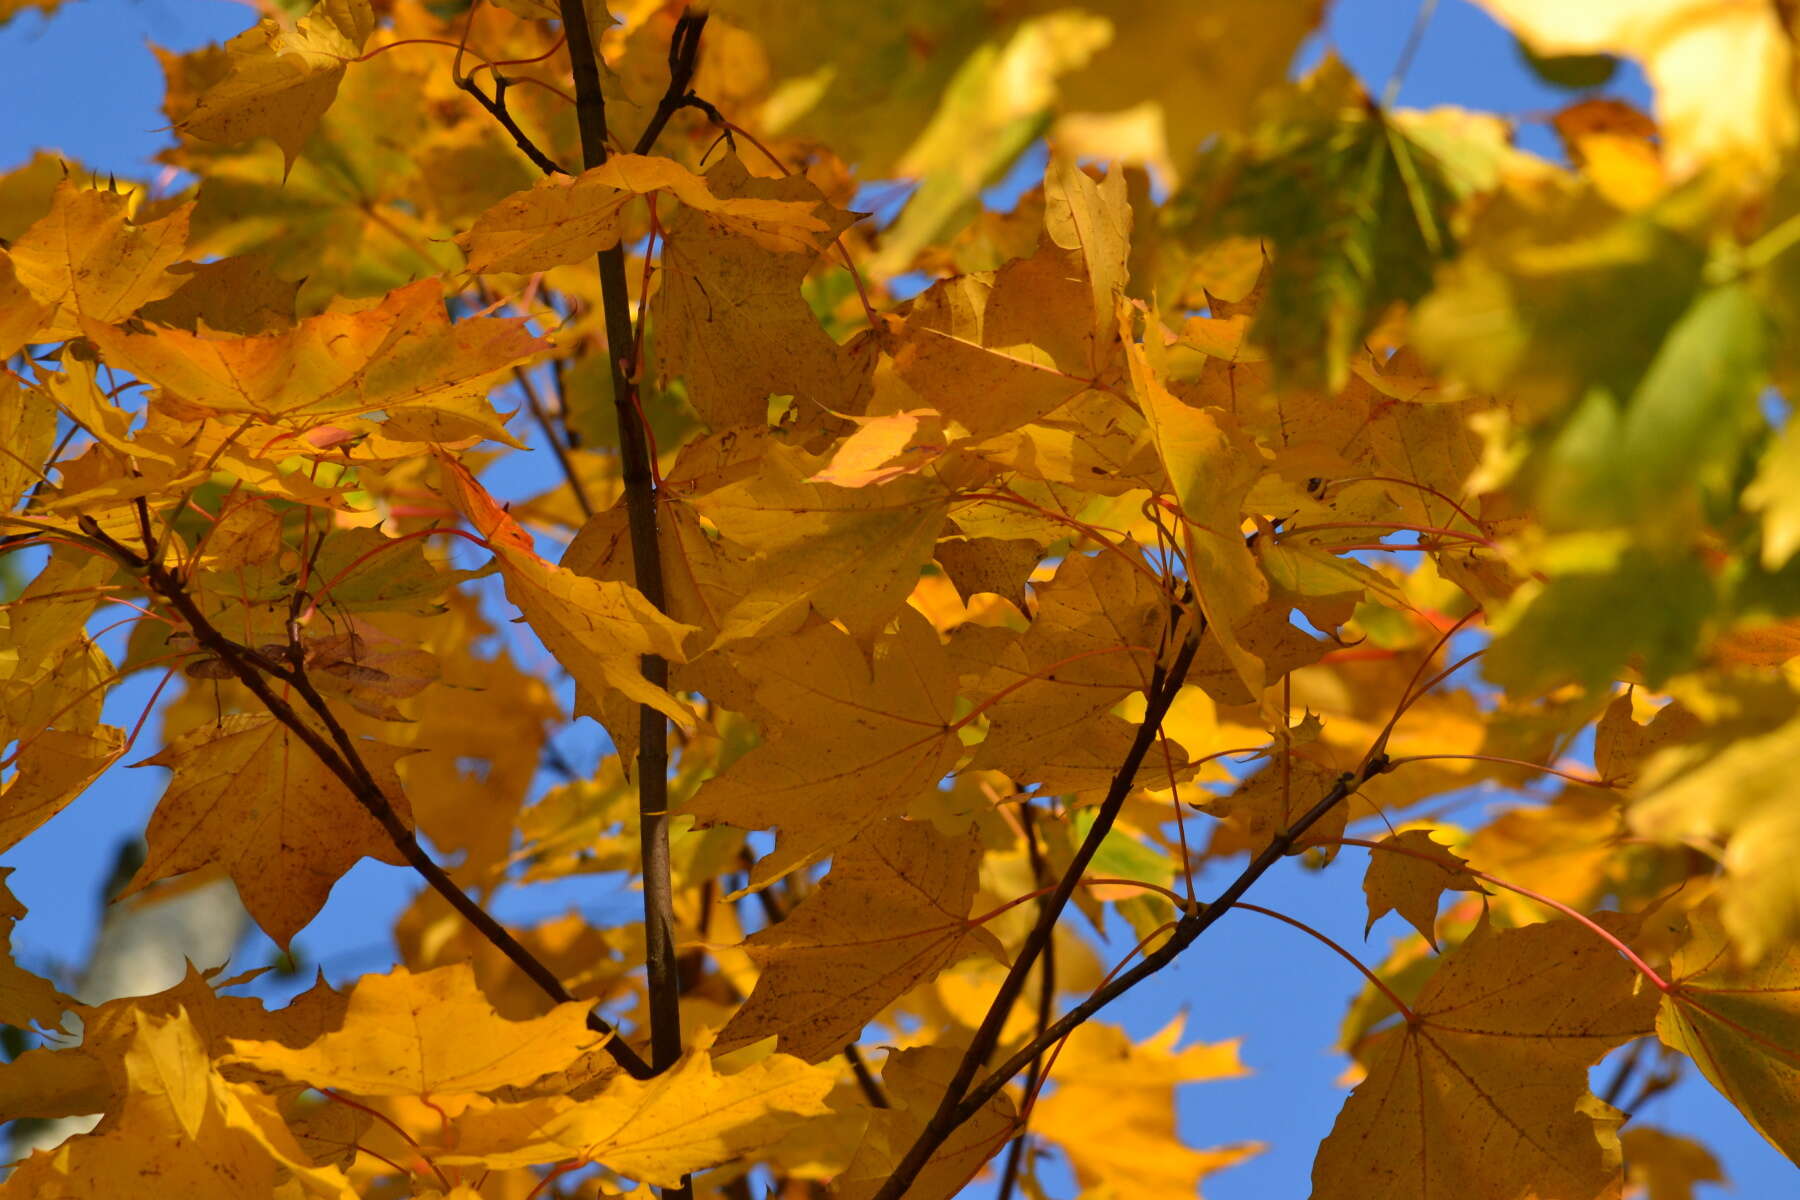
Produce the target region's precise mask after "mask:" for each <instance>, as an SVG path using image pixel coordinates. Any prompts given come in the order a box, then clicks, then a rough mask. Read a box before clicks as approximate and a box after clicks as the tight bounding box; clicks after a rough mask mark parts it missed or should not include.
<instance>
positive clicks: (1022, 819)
mask: <svg viewBox="0 0 1800 1200" xmlns="http://www.w3.org/2000/svg"><path fill="white" fill-rule="evenodd" d="M1019 831H1020V832H1021V833H1023V834H1024V835H1025V854H1026V857H1028V858H1029V859H1030V860H1031V879H1032V882H1033V883H1035V884H1037V885H1038V886H1040V887H1041V886H1043V884H1044V876H1045V874H1046V872H1045V870H1044V855H1043V852H1042V851H1040V850H1039V849H1038V844H1037V821H1036V818H1035V817H1033V815H1032V809H1031V801H1029V800H1027V801H1026V802H1025V803H1023V804H1021V805H1019ZM1048 899H1049V898H1048V897H1045V899H1044V900H1043V901H1040V903H1039V915H1040V917H1041V916H1042V906H1043V904H1044V903H1047V902H1048ZM1039 957H1040V960H1041V961H1040V962H1039V963H1038V1010H1037V1033H1038V1036H1039V1037H1042V1036H1043V1033H1044V1030H1046V1029H1048V1028H1050V1019H1051V1017H1052V1015H1053V1014H1054V1013H1055V1011H1056V939H1055V938H1054V937H1052V938H1051V939H1050V940H1049V941H1047V942H1045V943H1044V952H1043V954H1042V955H1040V956H1039ZM1043 1076H1044V1059H1043V1056H1042V1055H1039V1056H1038V1057H1036V1058H1034V1059H1032V1060H1031V1066H1030V1067H1029V1068H1027V1069H1026V1072H1025V1094H1026V1095H1027V1096H1035V1095H1037V1090H1038V1084H1039V1083H1040V1082H1041V1081H1042V1079H1043ZM1030 1120H1031V1110H1030V1109H1029V1108H1027V1109H1026V1110H1025V1111H1023V1112H1021V1113H1020V1114H1019V1132H1018V1133H1016V1134H1014V1135H1013V1140H1012V1145H1011V1146H1009V1147H1008V1148H1007V1151H1006V1168H1005V1170H1003V1171H1002V1172H1001V1174H1000V1190H999V1192H998V1193H996V1195H997V1196H998V1200H1011V1196H1012V1194H1013V1189H1014V1188H1015V1187H1016V1186H1017V1185H1018V1181H1019V1167H1020V1166H1021V1165H1022V1164H1023V1162H1024V1159H1025V1143H1026V1142H1027V1140H1029V1139H1030V1137H1031V1129H1030V1126H1029V1124H1028V1122H1029V1121H1030Z"/></svg>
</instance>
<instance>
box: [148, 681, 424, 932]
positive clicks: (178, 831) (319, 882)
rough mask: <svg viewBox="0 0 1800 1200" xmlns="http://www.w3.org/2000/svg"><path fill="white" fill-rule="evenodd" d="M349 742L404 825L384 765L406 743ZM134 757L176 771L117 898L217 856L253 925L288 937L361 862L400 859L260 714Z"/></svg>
mask: <svg viewBox="0 0 1800 1200" xmlns="http://www.w3.org/2000/svg"><path fill="white" fill-rule="evenodd" d="M322 736H323V735H322ZM358 750H359V751H360V753H361V754H362V757H363V760H364V761H365V762H366V763H367V764H368V766H369V769H370V771H371V772H372V773H373V774H374V777H375V780H376V782H377V783H379V784H381V787H382V791H383V793H384V794H385V795H386V796H387V798H388V802H389V803H390V804H391V805H392V806H393V808H394V811H395V812H396V813H397V814H398V815H399V817H400V819H401V821H403V822H406V823H408V824H410V823H411V817H410V814H409V812H408V810H407V806H406V796H405V793H404V792H402V790H401V788H400V780H399V778H398V777H397V776H396V775H395V773H394V764H395V763H396V762H398V761H399V760H400V758H401V757H402V756H403V755H405V754H407V753H408V751H406V750H403V749H399V748H397V747H394V746H386V745H383V744H382V743H380V742H374V741H368V740H364V741H362V742H360V743H359V745H358ZM138 765H140V766H158V767H169V768H171V769H172V770H173V771H174V772H175V774H174V777H173V778H172V779H171V780H170V781H169V786H168V789H167V790H166V791H165V792H164V793H163V797H162V799H161V800H160V801H159V802H158V803H157V806H156V812H155V814H153V815H152V816H151V818H150V825H149V828H148V829H147V830H146V831H145V838H146V840H147V841H148V843H149V848H148V851H147V852H146V855H145V858H144V865H143V866H142V867H140V868H139V869H138V872H137V874H136V875H134V876H133V877H132V880H131V883H130V884H129V885H128V886H127V887H126V889H125V891H124V892H123V893H122V895H123V896H129V895H131V894H132V893H134V892H137V891H139V890H141V889H143V888H145V887H147V886H149V885H150V884H152V883H155V882H156V881H157V880H159V879H167V878H168V877H170V876H171V875H180V874H183V873H185V872H187V871H197V870H200V869H202V868H204V867H211V866H222V867H223V868H224V869H225V870H226V872H227V873H229V874H230V875H231V878H232V881H233V882H234V883H236V884H237V889H238V895H239V896H240V897H242V898H243V901H244V907H245V908H247V909H249V910H250V915H251V916H252V917H253V918H255V920H256V923H257V924H258V925H260V926H261V927H262V929H263V932H265V933H267V934H268V935H269V936H270V937H271V938H273V939H275V941H276V942H277V943H278V944H280V945H282V946H286V945H287V944H288V942H289V941H290V940H291V939H292V938H293V936H294V935H295V934H296V933H298V932H299V931H300V930H301V928H302V927H304V926H305V925H306V923H307V922H308V921H310V920H312V918H313V916H314V915H315V914H317V913H318V911H319V909H320V908H322V907H324V905H325V899H326V897H327V896H328V895H330V893H331V887H332V885H333V884H334V883H336V882H337V881H338V879H339V878H340V877H341V876H342V875H343V874H344V872H345V871H348V870H349V869H350V868H351V867H352V866H354V865H355V864H356V863H357V862H358V861H359V860H361V859H362V858H364V857H369V858H376V859H380V860H381V861H383V862H390V863H395V864H404V863H405V862H406V859H405V858H404V857H403V856H402V854H401V852H400V851H399V849H398V848H396V847H395V845H394V843H393V840H392V839H391V838H390V837H389V836H388V834H387V832H386V831H385V830H384V829H383V828H382V826H381V825H380V824H379V823H378V822H377V821H376V819H375V818H374V817H373V816H372V815H370V813H369V812H368V810H367V809H365V808H364V807H363V806H362V805H361V804H360V803H358V802H357V800H356V798H355V797H354V796H353V795H352V794H351V792H350V790H349V789H348V788H347V787H345V786H344V783H343V781H342V780H340V779H339V778H338V777H337V776H336V775H334V774H332V772H331V771H330V770H329V769H328V768H327V767H326V766H325V764H324V763H323V762H322V761H321V760H320V759H319V757H318V756H317V755H316V754H314V753H313V751H312V748H311V747H310V746H308V745H306V744H305V743H304V742H302V741H301V740H300V738H299V737H298V736H296V735H295V734H294V732H293V731H292V730H291V729H289V728H288V727H287V726H286V725H284V724H282V723H281V722H280V721H278V720H277V719H276V718H275V717H274V716H273V715H271V714H269V713H232V714H231V715H229V716H226V717H224V718H221V719H220V720H219V721H218V723H217V724H214V725H207V726H202V727H201V728H199V729H196V730H193V731H191V732H189V733H186V734H183V735H182V736H180V737H178V738H175V739H173V740H172V741H171V742H170V743H169V745H168V746H167V747H166V748H165V749H163V750H162V751H160V752H159V753H157V754H155V755H153V756H151V757H150V758H147V759H145V760H144V762H143V763H141V764H138Z"/></svg>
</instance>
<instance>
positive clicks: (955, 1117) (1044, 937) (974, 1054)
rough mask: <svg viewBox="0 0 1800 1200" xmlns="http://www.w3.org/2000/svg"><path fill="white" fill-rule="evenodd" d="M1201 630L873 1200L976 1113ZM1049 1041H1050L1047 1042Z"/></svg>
mask: <svg viewBox="0 0 1800 1200" xmlns="http://www.w3.org/2000/svg"><path fill="white" fill-rule="evenodd" d="M1202 632H1203V631H1202V630H1201V629H1199V628H1196V629H1194V630H1193V632H1192V633H1191V634H1190V635H1189V636H1188V638H1187V639H1186V640H1185V641H1184V642H1183V643H1182V645H1181V648H1180V649H1179V650H1178V651H1176V654H1175V659H1174V661H1173V662H1171V663H1170V664H1169V665H1168V666H1167V667H1166V668H1165V667H1163V666H1162V665H1160V664H1159V665H1158V666H1157V668H1156V670H1155V672H1154V673H1153V674H1152V676H1151V679H1150V683H1149V686H1148V687H1147V688H1146V692H1147V695H1148V701H1147V703H1146V704H1145V706H1144V718H1143V723H1142V724H1140V725H1139V726H1138V731H1137V736H1136V737H1134V738H1133V739H1132V743H1131V748H1130V749H1129V750H1128V751H1126V754H1125V758H1124V761H1123V762H1121V763H1120V764H1119V769H1118V770H1117V771H1116V772H1115V773H1114V774H1113V778H1112V783H1111V785H1110V786H1109V787H1108V788H1107V792H1106V798H1105V799H1104V800H1102V801H1101V802H1100V806H1099V808H1098V809H1097V810H1096V811H1095V816H1094V823H1093V826H1092V827H1091V828H1090V829H1089V830H1088V834H1087V837H1086V838H1085V839H1083V841H1082V843H1081V847H1080V848H1079V849H1078V850H1076V852H1075V855H1074V857H1073V859H1072V860H1071V861H1070V863H1069V865H1068V867H1067V868H1066V869H1065V870H1064V871H1063V875H1062V878H1061V879H1060V880H1058V881H1057V885H1056V890H1055V891H1053V892H1052V893H1051V894H1050V895H1049V896H1048V897H1046V898H1045V900H1044V902H1043V903H1042V904H1041V905H1040V907H1039V909H1038V920H1037V924H1035V925H1034V926H1032V929H1031V932H1030V933H1029V934H1027V935H1026V938H1025V941H1024V943H1023V944H1022V945H1021V946H1020V947H1019V952H1018V954H1017V955H1016V956H1015V957H1014V959H1013V964H1012V967H1011V968H1010V969H1009V970H1008V971H1007V973H1006V978H1005V979H1003V980H1001V982H1000V989H999V991H998V992H997V993H996V994H995V996H994V1001H993V1003H992V1004H991V1005H989V1006H988V1011H987V1015H986V1016H985V1017H984V1018H983V1019H982V1022H981V1026H980V1028H978V1029H977V1030H976V1031H975V1034H974V1036H973V1037H972V1038H970V1040H969V1046H968V1049H967V1050H965V1051H964V1052H963V1057H962V1061H961V1062H960V1063H958V1064H957V1067H956V1072H955V1074H954V1075H952V1076H951V1078H950V1082H949V1084H948V1085H947V1086H946V1087H945V1089H944V1093H943V1096H942V1097H941V1098H940V1100H939V1102H938V1107H937V1111H936V1112H934V1113H933V1114H932V1115H931V1119H930V1120H928V1121H927V1122H926V1123H925V1128H924V1130H923V1131H922V1132H921V1133H920V1134H919V1136H918V1139H917V1140H916V1141H914V1143H913V1145H912V1148H911V1149H910V1150H908V1151H907V1153H906V1157H904V1158H903V1159H901V1161H900V1164H899V1165H898V1166H897V1167H896V1168H895V1170H894V1174H893V1175H892V1176H890V1177H889V1179H888V1181H887V1182H886V1183H885V1184H883V1185H882V1188H881V1190H880V1191H879V1192H877V1193H876V1195H875V1200H899V1198H900V1197H901V1196H902V1195H904V1194H905V1193H906V1189H907V1188H908V1187H909V1186H911V1184H912V1181H913V1179H914V1178H915V1177H917V1175H918V1173H919V1171H920V1170H921V1169H923V1167H924V1166H925V1163H926V1162H927V1161H928V1160H929V1159H930V1158H931V1156H932V1154H934V1153H935V1152H936V1151H937V1148H938V1147H939V1146H941V1145H943V1143H944V1141H945V1139H947V1138H948V1137H949V1136H950V1135H951V1133H953V1132H954V1131H955V1130H956V1128H957V1126H959V1125H961V1124H962V1123H963V1122H964V1121H966V1120H968V1118H969V1115H970V1114H972V1113H973V1112H974V1111H976V1109H979V1107H980V1105H979V1104H978V1105H976V1106H975V1108H970V1107H969V1105H968V1100H967V1099H966V1094H967V1093H968V1091H969V1085H970V1084H971V1083H972V1082H973V1081H974V1079H975V1075H976V1073H977V1072H978V1071H980V1070H981V1069H982V1067H983V1066H985V1065H986V1063H987V1060H988V1057H989V1056H990V1055H991V1054H992V1053H993V1052H994V1048H995V1046H997V1045H998V1044H999V1041H1000V1034H1001V1031H1002V1030H1003V1029H1004V1028H1005V1026H1006V1021H1007V1018H1008V1017H1009V1016H1010V1015H1011V1013H1012V1007H1013V1004H1014V1003H1015V1002H1016V1001H1017V1000H1018V998H1019V994H1020V992H1022V991H1023V990H1024V988H1025V980H1026V977H1027V976H1028V975H1029V973H1030V971H1031V968H1032V965H1033V964H1034V963H1036V962H1037V959H1038V956H1039V955H1040V954H1042V953H1043V950H1044V947H1045V945H1046V944H1048V942H1049V941H1050V938H1051V936H1052V935H1053V934H1054V932H1055V930H1056V922H1057V919H1058V918H1059V917H1061V916H1062V910H1063V908H1064V906H1065V905H1067V904H1068V902H1069V897H1070V896H1071V895H1073V894H1074V892H1075V889H1076V888H1077V887H1079V886H1080V884H1081V879H1082V876H1083V875H1084V874H1085V873H1086V871H1087V867H1088V863H1089V862H1091V861H1092V860H1093V857H1094V855H1095V854H1096V853H1098V852H1099V849H1100V844H1101V842H1103V841H1104V840H1105V839H1106V835H1107V834H1108V833H1109V832H1111V830H1112V826H1113V822H1114V820H1115V819H1116V818H1117V817H1118V815H1119V810H1120V809H1121V808H1122V807H1124V804H1125V798H1126V797H1127V796H1129V795H1130V794H1131V789H1132V787H1133V785H1134V783H1135V782H1136V780H1137V774H1138V767H1139V766H1140V765H1142V763H1143V761H1144V756H1145V755H1146V754H1147V753H1149V750H1150V747H1151V745H1152V744H1153V743H1154V742H1155V741H1156V736H1157V731H1158V730H1159V729H1161V727H1162V719H1163V714H1165V713H1166V712H1168V710H1169V706H1170V705H1171V704H1173V703H1174V702H1175V697H1176V695H1177V694H1178V693H1179V692H1180V691H1181V686H1182V684H1183V683H1185V682H1186V680H1187V673H1188V668H1189V667H1190V666H1191V665H1192V664H1193V661H1194V655H1195V653H1196V652H1197V651H1198V650H1199V648H1200V636H1201V633H1202ZM1065 1020H1066V1018H1065ZM1061 1024H1062V1022H1060V1021H1059V1022H1056V1023H1055V1025H1053V1026H1052V1028H1055V1027H1056V1026H1060V1025H1061ZM1047 1035H1048V1030H1046V1031H1045V1034H1043V1035H1040V1036H1039V1037H1036V1038H1033V1039H1032V1042H1031V1044H1032V1046H1033V1047H1035V1049H1034V1050H1033V1052H1032V1053H1031V1054H1030V1055H1028V1056H1027V1057H1026V1058H1025V1059H1023V1060H1022V1061H1019V1059H1018V1056H1017V1055H1014V1057H1013V1059H1012V1060H1009V1062H1010V1061H1018V1063H1019V1065H1018V1066H1017V1067H1014V1068H1013V1069H1012V1070H1011V1071H1010V1072H1008V1074H1007V1078H1008V1079H1011V1078H1012V1076H1013V1075H1016V1074H1017V1073H1018V1072H1019V1071H1020V1070H1022V1069H1024V1068H1025V1067H1026V1066H1028V1065H1029V1064H1030V1062H1031V1060H1032V1059H1034V1058H1036V1057H1037V1056H1038V1055H1039V1054H1041V1053H1042V1052H1043V1050H1044V1048H1045V1047H1046V1046H1048V1045H1050V1041H1045V1040H1044V1039H1045V1037H1047ZM1053 1040H1054V1039H1051V1041H1053ZM998 1090H999V1088H998V1087H996V1088H995V1089H994V1091H998ZM992 1094H993V1093H992V1092H989V1093H988V1095H989V1096H991V1095H992ZM984 1102H985V1100H984Z"/></svg>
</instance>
